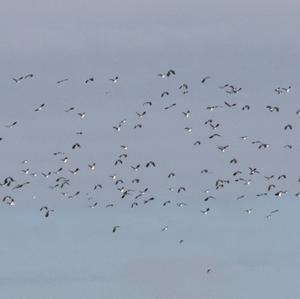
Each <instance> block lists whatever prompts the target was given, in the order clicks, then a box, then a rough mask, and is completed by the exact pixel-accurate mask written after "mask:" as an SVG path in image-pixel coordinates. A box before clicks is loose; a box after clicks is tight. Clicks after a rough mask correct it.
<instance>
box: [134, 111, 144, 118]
mask: <svg viewBox="0 0 300 299" xmlns="http://www.w3.org/2000/svg"><path fill="white" fill-rule="evenodd" d="M145 114H146V111H143V112H141V113H139V112H136V115H137V116H138V117H140V118H142V117H143V116H144V115H145Z"/></svg>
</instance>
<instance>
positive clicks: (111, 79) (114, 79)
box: [108, 76, 119, 83]
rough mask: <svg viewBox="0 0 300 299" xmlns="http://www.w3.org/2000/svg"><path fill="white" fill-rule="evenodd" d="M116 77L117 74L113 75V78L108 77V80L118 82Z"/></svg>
mask: <svg viewBox="0 0 300 299" xmlns="http://www.w3.org/2000/svg"><path fill="white" fill-rule="evenodd" d="M118 79H119V76H115V77H113V78H109V79H108V80H109V81H112V82H113V83H117V82H118Z"/></svg>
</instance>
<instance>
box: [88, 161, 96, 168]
mask: <svg viewBox="0 0 300 299" xmlns="http://www.w3.org/2000/svg"><path fill="white" fill-rule="evenodd" d="M88 166H89V168H90V169H91V170H95V168H96V163H95V162H94V163H92V164H89V165H88Z"/></svg>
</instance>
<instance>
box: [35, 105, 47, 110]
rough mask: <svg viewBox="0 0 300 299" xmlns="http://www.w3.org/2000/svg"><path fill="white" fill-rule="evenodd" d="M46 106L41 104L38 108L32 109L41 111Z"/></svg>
mask: <svg viewBox="0 0 300 299" xmlns="http://www.w3.org/2000/svg"><path fill="white" fill-rule="evenodd" d="M45 105H46V104H41V105H40V106H39V107H37V108H36V109H34V111H41V110H42V108H43V107H45Z"/></svg>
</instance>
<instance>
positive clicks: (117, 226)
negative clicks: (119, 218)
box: [112, 225, 120, 233]
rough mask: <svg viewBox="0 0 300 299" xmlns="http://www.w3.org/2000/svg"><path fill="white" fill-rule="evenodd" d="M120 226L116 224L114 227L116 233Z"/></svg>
mask: <svg viewBox="0 0 300 299" xmlns="http://www.w3.org/2000/svg"><path fill="white" fill-rule="evenodd" d="M119 228H120V226H119V225H115V226H114V227H113V229H112V232H113V233H115V232H116V231H117V229H119Z"/></svg>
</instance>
